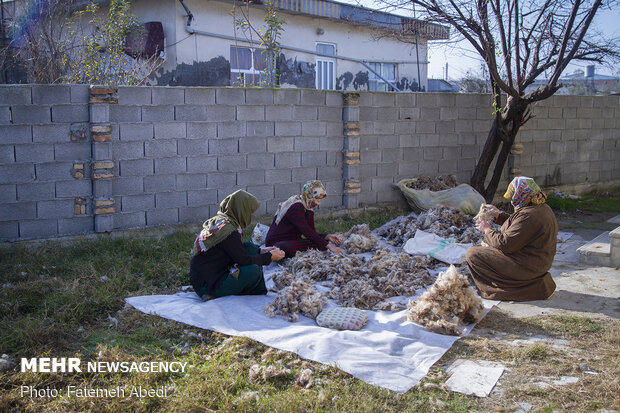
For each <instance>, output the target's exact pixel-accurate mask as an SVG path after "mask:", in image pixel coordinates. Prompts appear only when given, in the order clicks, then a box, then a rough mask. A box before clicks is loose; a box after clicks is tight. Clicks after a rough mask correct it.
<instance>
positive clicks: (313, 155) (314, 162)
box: [301, 152, 327, 168]
mask: <svg viewBox="0 0 620 413" xmlns="http://www.w3.org/2000/svg"><path fill="white" fill-rule="evenodd" d="M326 165H327V152H302V153H301V166H304V167H308V166H314V167H319V168H322V167H323V166H326Z"/></svg>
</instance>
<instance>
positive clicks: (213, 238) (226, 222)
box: [192, 190, 260, 255]
mask: <svg viewBox="0 0 620 413" xmlns="http://www.w3.org/2000/svg"><path fill="white" fill-rule="evenodd" d="M259 206H260V202H258V199H256V197H255V196H254V195H252V194H250V193H248V192H246V191H243V190H239V191H236V192H233V193H232V194H230V195H228V196H227V197H226V198H224V200H223V201H222V202H220V210H219V211H218V212H217V214H216V215H215V216H214V217H213V218H210V219H208V220H206V221H205V222H204V224H202V231H200V234H198V236H197V237H196V241H194V247H193V248H192V255H196V254H199V253H201V252H205V251H207V250H208V249H209V248H212V247H214V246H216V245H217V244H219V243H220V242H222V241H223V240H224V239H226V237H228V236H229V235H230V234H232V233H233V232H234V231H238V232H239V233H241V231H242V230H243V228H245V227H247V226H248V225H250V222H251V221H252V213H253V212H254V211H256V210H257V209H258V207H259Z"/></svg>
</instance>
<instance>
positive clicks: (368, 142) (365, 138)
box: [360, 135, 379, 150]
mask: <svg viewBox="0 0 620 413" xmlns="http://www.w3.org/2000/svg"><path fill="white" fill-rule="evenodd" d="M360 148H361V149H363V150H369V149H378V148H379V139H378V138H377V136H376V135H362V136H360Z"/></svg>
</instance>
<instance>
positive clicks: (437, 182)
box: [407, 175, 459, 191]
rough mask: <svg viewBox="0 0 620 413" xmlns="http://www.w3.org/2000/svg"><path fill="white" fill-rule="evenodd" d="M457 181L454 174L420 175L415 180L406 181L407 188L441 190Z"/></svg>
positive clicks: (453, 185)
mask: <svg viewBox="0 0 620 413" xmlns="http://www.w3.org/2000/svg"><path fill="white" fill-rule="evenodd" d="M458 184H459V183H458V181H457V180H456V176H454V175H440V176H438V177H436V178H431V177H430V176H420V177H419V178H418V179H417V180H415V181H412V182H409V183H407V188H411V189H428V190H430V191H442V190H444V189H450V188H454V187H455V186H457V185H458Z"/></svg>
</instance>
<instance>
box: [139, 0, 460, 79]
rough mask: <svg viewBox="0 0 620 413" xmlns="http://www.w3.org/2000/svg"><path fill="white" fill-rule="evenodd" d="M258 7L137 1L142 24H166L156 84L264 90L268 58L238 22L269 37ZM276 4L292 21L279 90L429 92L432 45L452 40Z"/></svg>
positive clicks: (212, 1)
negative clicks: (243, 20) (244, 20)
mask: <svg viewBox="0 0 620 413" xmlns="http://www.w3.org/2000/svg"><path fill="white" fill-rule="evenodd" d="M257 2H258V3H260V0H258V1H252V2H251V4H250V5H248V4H247V3H246V2H243V1H230V0H178V1H172V0H134V1H133V2H132V13H133V14H135V15H136V16H137V17H138V18H139V19H140V20H141V21H142V22H161V26H160V27H161V28H163V34H164V36H165V39H164V41H163V42H164V44H165V48H164V51H165V62H164V64H163V65H162V66H161V68H160V69H159V70H158V72H157V74H156V75H155V76H154V77H153V78H152V79H151V81H150V83H151V84H156V85H170V86H191V85H195V86H235V85H246V86H247V85H253V84H259V82H260V81H261V80H264V79H265V67H266V62H265V56H266V54H265V53H261V46H260V41H259V39H258V36H257V35H255V34H254V35H252V36H249V35H247V34H244V33H243V31H242V30H241V29H240V28H239V26H238V25H235V23H234V20H235V19H240V18H245V17H247V19H248V21H249V22H250V24H251V25H252V26H253V27H254V28H255V29H257V30H258V29H259V28H260V29H261V30H262V31H263V32H264V30H265V29H266V24H265V22H264V21H263V18H264V17H265V9H264V6H263V5H260V4H255V3H257ZM273 4H274V8H275V9H276V11H277V14H278V16H279V17H281V18H283V19H284V20H285V21H286V23H285V24H284V25H283V32H282V37H281V40H280V43H281V47H282V49H281V52H280V55H279V57H278V59H277V74H278V83H279V85H280V86H281V87H303V88H317V89H335V90H402V91H405V90H407V91H417V90H427V69H428V53H427V42H428V41H429V40H436V39H447V38H448V36H449V32H448V28H447V27H444V26H439V25H436V24H429V23H425V22H420V21H416V20H413V19H411V18H407V17H401V16H396V15H393V14H388V13H382V12H376V11H373V10H370V9H366V8H361V7H356V6H351V5H347V4H342V3H337V2H334V1H331V0H274V3H273ZM246 15H247V16H246ZM244 16H245V17H244ZM156 24H158V23H156ZM416 32H417V33H416Z"/></svg>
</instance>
